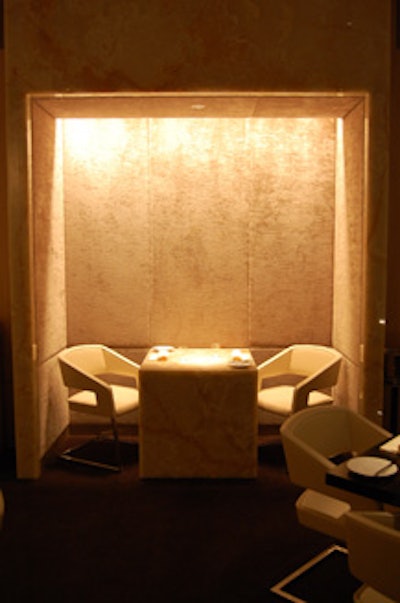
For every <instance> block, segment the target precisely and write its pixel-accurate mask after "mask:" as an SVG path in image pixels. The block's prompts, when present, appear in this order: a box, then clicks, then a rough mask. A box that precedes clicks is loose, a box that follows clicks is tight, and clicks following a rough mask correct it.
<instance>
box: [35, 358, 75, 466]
mask: <svg viewBox="0 0 400 603" xmlns="http://www.w3.org/2000/svg"><path fill="white" fill-rule="evenodd" d="M38 400H39V405H40V426H39V427H40V454H41V456H42V455H43V454H45V453H46V451H47V450H48V449H49V448H50V446H51V445H52V444H53V443H54V441H55V440H56V439H57V437H58V436H59V435H60V433H61V432H62V431H63V430H64V429H65V428H66V427H67V425H68V423H69V411H68V404H67V388H66V387H64V385H63V382H62V379H61V378H60V369H59V366H58V361H57V358H56V357H55V356H54V357H53V358H50V359H49V360H47V361H46V362H44V363H42V364H41V365H40V367H39V392H38Z"/></svg>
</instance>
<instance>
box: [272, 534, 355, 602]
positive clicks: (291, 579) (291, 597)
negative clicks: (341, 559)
mask: <svg viewBox="0 0 400 603" xmlns="http://www.w3.org/2000/svg"><path fill="white" fill-rule="evenodd" d="M335 552H339V553H343V554H345V555H347V548H345V547H343V546H340V545H337V544H333V545H331V546H329V547H328V548H327V549H325V550H324V551H322V552H321V553H319V554H318V555H316V556H315V557H313V558H312V559H310V560H309V561H307V562H306V563H305V564H304V565H302V566H301V567H299V568H298V569H296V570H295V571H294V572H292V573H291V574H290V575H289V576H286V578H283V580H280V582H278V583H277V584H274V586H272V587H271V588H270V591H271V592H272V593H274V594H276V595H279V596H280V597H281V598H282V599H286V600H288V601H292V602H293V603H307V602H306V601H305V600H304V599H302V598H300V597H298V596H296V595H295V594H292V593H290V592H289V591H286V590H285V588H286V587H288V586H289V585H290V584H291V583H295V581H296V580H297V579H299V578H300V577H301V576H302V575H303V574H306V573H307V572H308V571H309V570H310V569H312V568H313V567H314V566H316V565H317V564H318V563H320V562H321V561H323V560H324V559H326V558H327V557H328V556H329V555H331V554H334V553H335Z"/></svg>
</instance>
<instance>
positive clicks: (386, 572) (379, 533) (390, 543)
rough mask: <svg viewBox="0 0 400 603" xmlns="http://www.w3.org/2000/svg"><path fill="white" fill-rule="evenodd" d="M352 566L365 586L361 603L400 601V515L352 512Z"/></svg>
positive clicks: (349, 518)
mask: <svg viewBox="0 0 400 603" xmlns="http://www.w3.org/2000/svg"><path fill="white" fill-rule="evenodd" d="M346 533H347V547H348V552H349V567H350V571H351V572H352V574H353V575H354V576H355V577H356V578H358V579H359V580H362V581H363V582H364V583H365V584H364V585H363V586H362V587H361V588H360V589H359V590H358V591H357V592H356V594H355V596H354V601H355V602H358V603H389V602H390V603H394V602H399V601H400V572H399V561H400V516H399V515H394V514H392V513H386V512H383V511H382V512H359V511H356V512H351V513H349V514H348V515H347V517H346Z"/></svg>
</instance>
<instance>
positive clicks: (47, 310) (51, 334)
mask: <svg viewBox="0 0 400 603" xmlns="http://www.w3.org/2000/svg"><path fill="white" fill-rule="evenodd" d="M33 111H34V116H33V117H34V119H33V120H32V123H33V124H34V130H33V133H32V134H33V135H32V152H33V153H34V156H35V158H36V160H35V161H34V162H33V164H32V167H33V172H32V183H33V189H32V190H33V192H34V198H33V210H34V213H33V221H32V226H33V231H34V238H33V242H34V271H35V275H34V276H35V278H34V285H35V300H36V304H35V342H36V354H37V362H38V380H37V385H38V398H39V406H40V413H39V416H38V418H37V420H38V422H39V448H40V453H41V454H44V452H45V451H46V450H47V449H48V447H49V445H50V444H51V443H52V442H53V441H54V440H55V438H56V437H57V436H58V435H59V432H60V429H62V428H63V427H66V425H67V424H68V419H69V417H68V408H67V403H66V396H65V393H66V391H65V388H64V387H63V385H62V382H61V379H60V373H59V369H58V366H57V361H56V354H57V352H59V351H60V350H62V349H63V348H64V347H65V346H66V344H67V330H66V297H65V241H64V205H63V158H62V148H61V138H60V136H57V135H56V131H57V127H59V124H57V122H56V121H55V120H54V119H52V118H51V116H50V115H49V114H48V113H46V112H44V111H42V110H41V109H40V108H39V107H38V106H36V105H35V106H34V107H33ZM32 420H35V419H32Z"/></svg>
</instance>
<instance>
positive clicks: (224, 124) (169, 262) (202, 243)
mask: <svg viewBox="0 0 400 603" xmlns="http://www.w3.org/2000/svg"><path fill="white" fill-rule="evenodd" d="M151 127H152V134H151V148H150V166H151V167H150V191H151V196H152V199H151V203H152V207H153V222H154V234H153V236H154V241H153V245H154V267H153V278H154V296H153V306H152V312H151V340H152V342H158V343H161V342H166V343H171V344H174V345H182V344H186V345H192V346H193V345H194V346H204V345H205V346H207V345H210V344H211V343H213V342H219V343H220V344H222V345H225V346H229V345H231V346H236V345H246V344H247V341H248V327H247V320H248V307H247V271H248V240H247V238H248V228H247V223H248V208H249V199H248V191H247V190H246V185H245V180H246V178H247V176H245V177H243V174H244V173H246V172H248V169H249V166H248V163H247V162H246V157H245V153H244V150H245V147H244V136H245V123H244V120H230V119H220V120H219V119H215V120H208V119H204V120H196V119H194V120H164V121H161V120H159V121H157V120H153V121H152V126H151Z"/></svg>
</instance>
